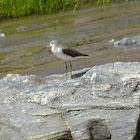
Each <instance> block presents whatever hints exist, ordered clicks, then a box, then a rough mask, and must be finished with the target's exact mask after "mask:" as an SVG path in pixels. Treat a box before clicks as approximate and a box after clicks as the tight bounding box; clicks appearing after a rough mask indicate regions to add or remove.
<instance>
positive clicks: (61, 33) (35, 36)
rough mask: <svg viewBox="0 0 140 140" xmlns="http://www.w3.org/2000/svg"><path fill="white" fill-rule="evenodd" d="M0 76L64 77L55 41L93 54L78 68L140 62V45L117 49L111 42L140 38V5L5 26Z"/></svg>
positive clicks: (86, 10)
mask: <svg viewBox="0 0 140 140" xmlns="http://www.w3.org/2000/svg"><path fill="white" fill-rule="evenodd" d="M0 30H2V31H3V32H4V33H5V34H6V38H0V76H4V75H5V74H7V73H20V74H36V75H39V76H46V75H50V74H57V73H64V72H65V67H64V65H63V61H62V60H59V59H57V58H56V57H55V56H54V55H53V54H52V53H51V51H50V50H49V49H45V48H44V46H46V45H48V44H49V42H50V41H51V40H53V39H57V40H59V41H60V42H61V43H62V44H65V45H68V46H70V47H75V49H77V50H79V51H81V52H84V53H87V54H90V55H91V58H90V59H82V60H79V61H75V62H73V68H74V70H79V69H82V68H84V67H91V66H94V65H99V64H104V63H110V62H116V61H125V62H127V61H140V55H139V51H140V49H139V48H140V47H132V46H131V47H130V46H128V47H126V48H123V47H114V46H113V45H111V44H109V43H108V40H110V39H112V38H114V39H115V40H120V39H121V38H123V37H129V36H134V35H137V34H140V2H125V3H119V4H111V5H106V6H97V7H89V8H83V9H80V10H78V11H70V12H61V13H57V14H51V15H33V16H28V17H23V18H19V19H9V20H5V21H2V22H0Z"/></svg>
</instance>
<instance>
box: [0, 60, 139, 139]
mask: <svg viewBox="0 0 140 140" xmlns="http://www.w3.org/2000/svg"><path fill="white" fill-rule="evenodd" d="M0 94H1V95H0V139H1V140H66V139H67V140H81V139H82V140H138V139H139V137H140V132H139V127H140V124H139V122H140V63H138V62H128V63H123V62H116V63H109V64H105V65H99V66H94V67H92V68H89V69H83V70H81V71H76V72H74V74H73V79H72V80H67V81H66V80H65V75H51V76H47V77H45V78H39V77H37V76H35V75H26V76H22V75H19V74H8V75H7V76H6V77H3V78H2V79H0Z"/></svg>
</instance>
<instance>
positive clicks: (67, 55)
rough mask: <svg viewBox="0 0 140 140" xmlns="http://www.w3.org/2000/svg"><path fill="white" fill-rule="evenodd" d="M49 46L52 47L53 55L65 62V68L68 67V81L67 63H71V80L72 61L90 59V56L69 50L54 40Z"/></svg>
mask: <svg viewBox="0 0 140 140" xmlns="http://www.w3.org/2000/svg"><path fill="white" fill-rule="evenodd" d="M49 46H50V47H51V51H52V53H53V54H54V55H55V56H56V57H58V58H59V59H62V60H64V61H65V66H66V79H68V75H67V72H68V65H67V63H68V62H69V64H70V79H71V78H72V64H71V62H70V61H72V60H76V59H79V58H88V57H89V55H87V54H83V53H80V52H78V51H76V50H74V49H72V48H69V47H67V46H64V45H60V44H58V41H57V40H53V41H51V42H50V44H49Z"/></svg>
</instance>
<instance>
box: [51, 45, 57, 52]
mask: <svg viewBox="0 0 140 140" xmlns="http://www.w3.org/2000/svg"><path fill="white" fill-rule="evenodd" d="M56 48H57V47H56V44H54V45H52V49H51V50H52V52H53V51H54V50H55V49H56Z"/></svg>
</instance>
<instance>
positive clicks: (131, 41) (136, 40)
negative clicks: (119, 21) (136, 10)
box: [112, 35, 140, 46]
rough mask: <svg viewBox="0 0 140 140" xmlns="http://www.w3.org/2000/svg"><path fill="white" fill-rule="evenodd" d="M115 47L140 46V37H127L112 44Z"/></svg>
mask: <svg viewBox="0 0 140 140" xmlns="http://www.w3.org/2000/svg"><path fill="white" fill-rule="evenodd" d="M112 43H114V45H115V46H116V45H122V46H127V45H140V35H137V36H134V37H127V38H123V39H122V40H120V41H115V42H112Z"/></svg>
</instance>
